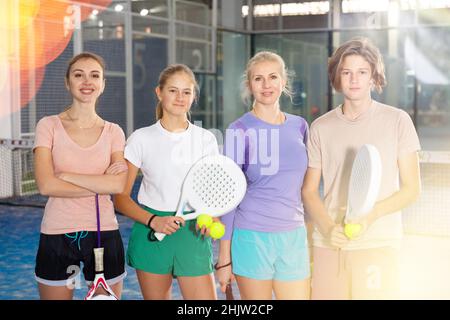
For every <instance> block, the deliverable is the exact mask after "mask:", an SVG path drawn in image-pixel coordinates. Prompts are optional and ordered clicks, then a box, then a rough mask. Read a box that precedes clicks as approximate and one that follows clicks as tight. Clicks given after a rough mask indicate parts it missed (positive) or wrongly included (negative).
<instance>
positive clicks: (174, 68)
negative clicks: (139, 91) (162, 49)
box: [156, 64, 200, 120]
mask: <svg viewBox="0 0 450 320" xmlns="http://www.w3.org/2000/svg"><path fill="white" fill-rule="evenodd" d="M180 72H184V73H185V74H187V75H188V76H189V78H191V80H192V83H193V84H194V91H195V102H196V101H197V97H198V96H199V93H200V88H199V86H198V83H197V80H195V75H194V72H192V70H191V69H190V68H189V67H188V66H186V65H184V64H172V65H169V66H168V67H167V68H165V69H164V70H163V71H162V72H161V74H160V75H159V80H158V88H159V90H163V88H164V86H165V85H166V82H167V80H168V79H169V78H170V77H172V76H173V75H175V74H177V73H180ZM163 113H164V112H163V107H162V103H161V101H158V104H157V105H156V120H159V119H161V118H162V116H163ZM188 117H189V118H190V113H189V112H188Z"/></svg>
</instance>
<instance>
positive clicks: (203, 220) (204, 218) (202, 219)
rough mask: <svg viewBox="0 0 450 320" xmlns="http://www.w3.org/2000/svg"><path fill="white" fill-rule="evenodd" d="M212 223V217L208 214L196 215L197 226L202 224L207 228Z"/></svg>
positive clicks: (200, 226)
mask: <svg viewBox="0 0 450 320" xmlns="http://www.w3.org/2000/svg"><path fill="white" fill-rule="evenodd" d="M212 223H213V218H212V217H211V216H210V215H207V214H201V215H199V216H198V217H197V225H198V227H199V228H203V227H204V226H205V227H206V228H209V227H211V224H212Z"/></svg>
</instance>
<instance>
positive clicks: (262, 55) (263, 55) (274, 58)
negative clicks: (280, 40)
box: [241, 51, 294, 105]
mask: <svg viewBox="0 0 450 320" xmlns="http://www.w3.org/2000/svg"><path fill="white" fill-rule="evenodd" d="M265 61H270V62H276V63H278V64H279V65H280V74H281V77H282V78H283V79H284V80H285V81H286V85H285V86H284V88H283V94H285V95H286V96H288V97H289V98H290V99H291V100H292V97H293V95H294V92H293V90H292V85H291V82H292V80H291V79H292V78H293V76H294V73H293V72H291V71H290V70H288V68H287V67H286V64H285V63H284V60H283V58H282V57H281V56H279V55H278V54H276V53H274V52H270V51H260V52H258V53H257V54H255V55H254V56H253V57H252V58H251V59H250V60H249V61H248V63H247V67H246V68H245V71H244V73H243V74H242V81H241V99H242V101H243V102H244V103H245V105H250V104H251V102H252V101H251V98H252V93H251V92H250V89H249V83H250V79H251V76H252V74H251V73H252V68H253V66H254V65H255V64H258V63H260V62H265Z"/></svg>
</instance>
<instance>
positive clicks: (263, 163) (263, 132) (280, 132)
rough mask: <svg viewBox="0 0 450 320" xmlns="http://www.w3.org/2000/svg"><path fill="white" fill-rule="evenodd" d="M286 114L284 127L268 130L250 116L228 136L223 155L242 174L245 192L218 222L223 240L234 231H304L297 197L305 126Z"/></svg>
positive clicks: (304, 163) (304, 161) (302, 170)
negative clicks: (223, 233) (234, 163)
mask: <svg viewBox="0 0 450 320" xmlns="http://www.w3.org/2000/svg"><path fill="white" fill-rule="evenodd" d="M284 114H285V115H286V121H285V122H284V123H283V124H281V125H272V124H269V123H267V122H264V121H262V120H260V119H259V118H257V117H255V116H254V115H253V114H252V113H250V112H248V113H246V114H244V115H243V116H242V117H240V118H239V119H237V120H236V121H235V122H233V123H232V124H230V126H229V127H228V129H227V130H226V133H225V145H224V154H225V155H226V156H228V157H230V158H231V159H233V160H234V161H235V162H236V163H237V164H238V165H239V166H240V167H241V168H242V170H243V171H244V173H245V176H246V178H247V192H246V194H245V197H244V199H243V200H242V202H241V203H240V204H239V206H238V207H237V208H236V209H235V210H233V211H232V212H230V213H228V214H226V215H225V216H223V217H222V218H221V220H222V222H223V223H225V225H226V233H225V236H224V237H223V238H222V239H223V240H229V239H231V235H232V231H233V228H239V229H247V230H253V231H262V232H280V231H289V230H293V229H296V228H298V227H299V226H302V225H304V217H303V216H304V209H303V203H302V200H301V194H300V192H301V186H302V184H303V178H304V176H305V172H306V168H307V165H308V159H307V154H306V147H305V145H306V141H307V134H308V124H307V122H306V121H305V120H304V119H303V118H302V117H299V116H295V115H292V114H288V113H284Z"/></svg>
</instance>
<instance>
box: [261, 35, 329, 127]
mask: <svg viewBox="0 0 450 320" xmlns="http://www.w3.org/2000/svg"><path fill="white" fill-rule="evenodd" d="M254 49H255V52H258V51H263V50H270V51H273V52H276V53H278V54H279V55H280V56H281V57H283V59H284V61H285V63H286V67H287V68H288V69H289V70H291V71H292V72H293V74H294V77H293V79H292V80H293V81H292V89H293V91H294V97H293V99H292V101H291V100H290V99H289V98H287V97H283V98H282V100H281V105H282V109H283V110H285V111H286V112H289V113H293V114H297V115H300V116H302V117H304V118H305V119H306V120H307V121H308V122H311V121H313V120H314V119H315V118H317V117H318V116H319V115H320V114H323V113H325V112H326V111H327V110H328V106H329V102H328V78H327V58H328V33H325V32H322V33H319V32H317V33H315V32H312V33H300V34H283V35H256V36H254Z"/></svg>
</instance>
